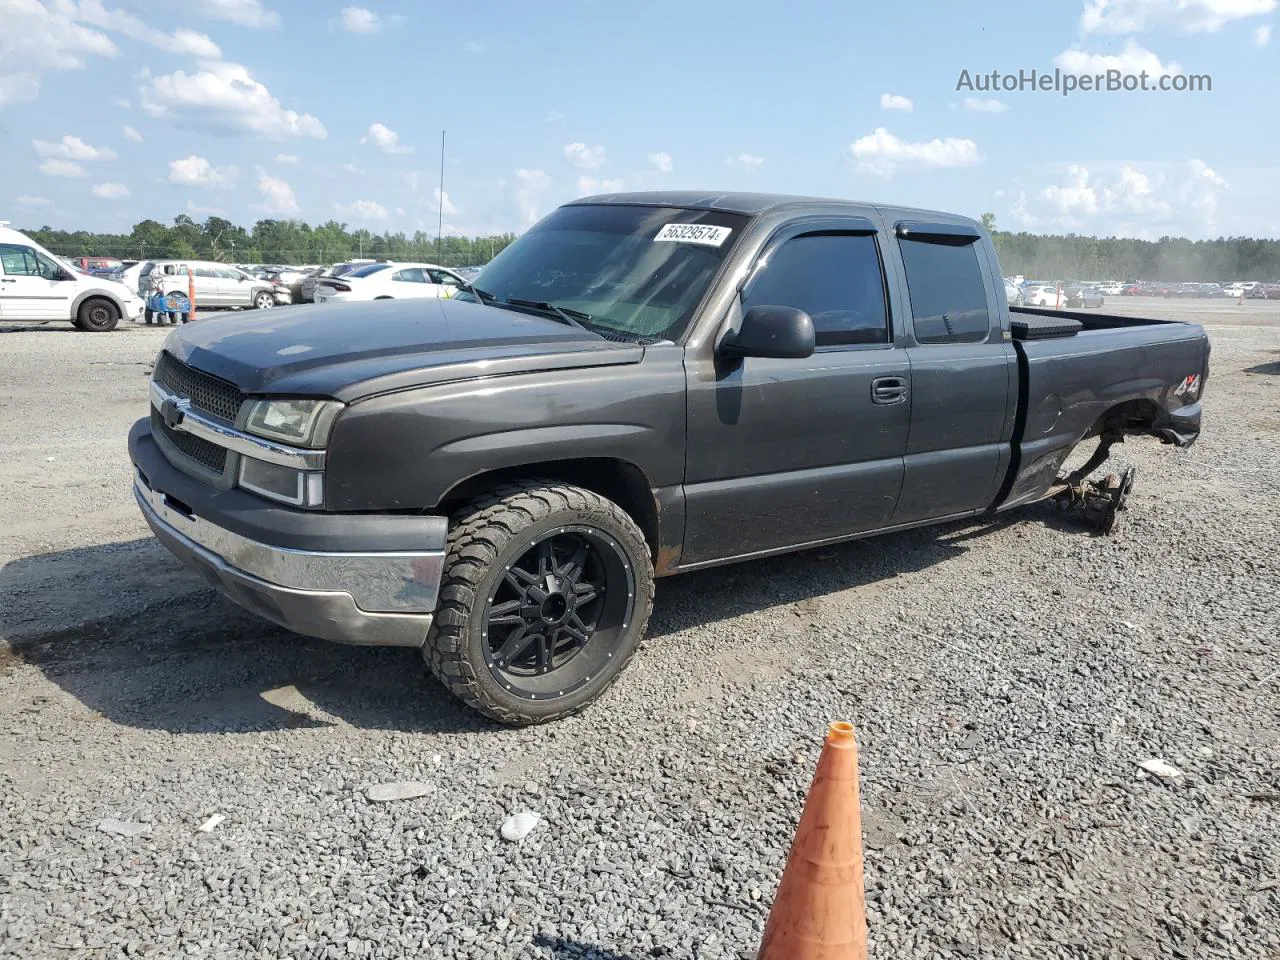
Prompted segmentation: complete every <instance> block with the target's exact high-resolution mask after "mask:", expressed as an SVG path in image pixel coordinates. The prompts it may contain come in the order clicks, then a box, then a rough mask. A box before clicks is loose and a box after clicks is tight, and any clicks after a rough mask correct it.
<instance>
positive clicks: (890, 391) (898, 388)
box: [871, 377, 907, 405]
mask: <svg viewBox="0 0 1280 960" xmlns="http://www.w3.org/2000/svg"><path fill="white" fill-rule="evenodd" d="M906 399H907V381H906V380H904V379H903V378H902V377H878V378H876V379H875V380H872V381H871V402H872V403H878V404H882V405H883V404H891V403H902V402H903V401H904V400H906Z"/></svg>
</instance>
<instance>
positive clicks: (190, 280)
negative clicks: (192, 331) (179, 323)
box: [187, 267, 196, 322]
mask: <svg viewBox="0 0 1280 960" xmlns="http://www.w3.org/2000/svg"><path fill="white" fill-rule="evenodd" d="M187 299H188V300H190V301H191V308H190V310H189V311H188V312H187V320H188V322H190V321H191V320H194V319H195V318H196V278H195V276H194V275H193V274H192V273H191V268H190V267H187Z"/></svg>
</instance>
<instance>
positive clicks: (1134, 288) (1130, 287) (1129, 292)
mask: <svg viewBox="0 0 1280 960" xmlns="http://www.w3.org/2000/svg"><path fill="white" fill-rule="evenodd" d="M1141 295H1142V286H1141V284H1137V283H1126V284H1125V285H1124V286H1123V287H1121V288H1120V296H1122V297H1138V296H1141Z"/></svg>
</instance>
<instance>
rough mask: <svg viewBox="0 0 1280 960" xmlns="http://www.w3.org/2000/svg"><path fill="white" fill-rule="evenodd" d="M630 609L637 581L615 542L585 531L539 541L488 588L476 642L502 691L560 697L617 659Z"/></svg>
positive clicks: (569, 530) (571, 530)
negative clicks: (481, 643)
mask: <svg viewBox="0 0 1280 960" xmlns="http://www.w3.org/2000/svg"><path fill="white" fill-rule="evenodd" d="M634 609H635V578H634V576H633V575H632V572H631V568H630V565H629V564H628V563H627V561H626V560H625V558H624V555H623V553H622V550H621V548H620V547H619V546H618V544H617V542H616V541H614V540H613V538H612V537H610V536H609V535H608V534H606V533H603V532H602V531H600V530H596V529H593V528H591V527H583V526H572V527H561V528H559V529H557V530H555V531H553V532H551V533H546V534H543V535H542V536H541V537H540V538H538V539H537V540H535V541H534V542H533V543H531V544H530V545H529V548H528V549H527V550H525V552H524V553H523V554H521V555H520V557H519V558H518V559H517V560H516V561H515V562H514V563H513V564H511V565H510V566H509V567H507V568H506V570H505V571H504V573H503V576H502V577H501V578H499V579H498V580H497V581H496V582H495V583H494V588H493V590H492V591H490V594H489V598H488V602H487V603H486V606H485V613H484V625H483V627H482V630H481V636H482V637H483V638H484V639H485V642H486V647H487V654H486V661H485V662H486V665H487V666H488V668H489V671H490V673H492V674H493V677H494V679H496V680H497V681H498V682H499V683H501V684H502V685H503V686H504V687H505V688H506V689H507V690H508V691H510V692H511V693H513V694H515V695H516V696H519V697H527V698H528V699H530V700H537V699H538V698H539V697H542V698H543V699H545V698H547V697H548V696H554V697H562V696H564V695H565V694H566V693H571V692H573V691H574V690H576V689H577V688H578V687H580V686H582V685H583V684H585V683H589V682H590V680H591V677H592V674H598V673H599V671H600V670H601V669H602V668H603V667H604V665H605V664H606V663H607V662H608V661H609V660H611V659H612V658H613V656H614V655H615V654H616V653H617V652H618V643H619V640H620V639H621V637H622V635H623V632H624V631H625V630H626V629H627V627H628V626H630V623H629V619H630V617H631V616H632V615H633V613H634Z"/></svg>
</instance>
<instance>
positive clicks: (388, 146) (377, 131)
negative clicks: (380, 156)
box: [360, 123, 413, 153]
mask: <svg viewBox="0 0 1280 960" xmlns="http://www.w3.org/2000/svg"><path fill="white" fill-rule="evenodd" d="M360 142H361V143H372V144H373V145H374V146H375V147H377V148H378V149H379V150H381V151H382V152H383V153H413V147H407V146H405V145H404V144H402V143H401V142H400V134H398V133H396V132H395V131H394V130H392V129H391V128H390V127H388V126H387V125H386V124H384V123H373V124H370V125H369V133H368V135H367V136H364V137H361V138H360Z"/></svg>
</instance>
